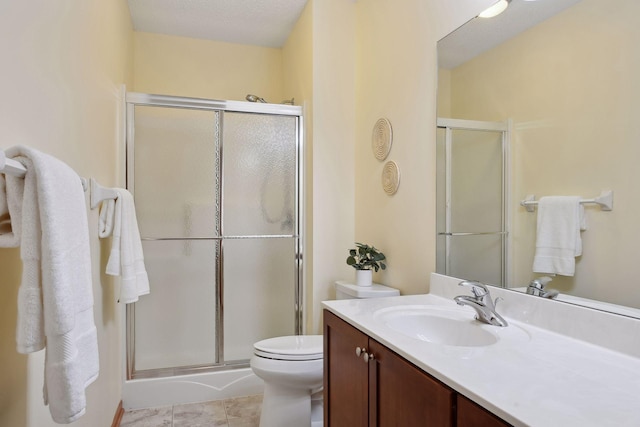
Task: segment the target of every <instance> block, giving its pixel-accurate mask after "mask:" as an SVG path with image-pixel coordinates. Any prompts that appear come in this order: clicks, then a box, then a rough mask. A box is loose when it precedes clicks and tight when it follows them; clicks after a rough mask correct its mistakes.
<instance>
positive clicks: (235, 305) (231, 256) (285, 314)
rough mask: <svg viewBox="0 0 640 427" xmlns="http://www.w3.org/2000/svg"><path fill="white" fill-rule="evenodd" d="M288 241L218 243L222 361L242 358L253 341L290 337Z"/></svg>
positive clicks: (291, 244) (291, 255)
mask: <svg viewBox="0 0 640 427" xmlns="http://www.w3.org/2000/svg"><path fill="white" fill-rule="evenodd" d="M296 241H297V239H294V238H260V239H234V240H226V241H225V242H224V272H225V289H224V305H223V307H224V359H225V360H227V361H229V360H246V359H249V358H250V357H251V355H252V353H253V343H255V342H257V341H260V340H263V339H266V338H271V337H277V336H282V335H293V334H294V333H295V283H296V282H295V277H296V268H295V265H296V263H295V259H296V256H295V245H296Z"/></svg>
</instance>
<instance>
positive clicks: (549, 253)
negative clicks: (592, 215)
mask: <svg viewBox="0 0 640 427" xmlns="http://www.w3.org/2000/svg"><path fill="white" fill-rule="evenodd" d="M581 229H586V227H585V223H584V208H583V206H582V205H581V204H580V197H578V196H551V197H542V198H540V201H539V202H538V223H537V232H536V254H535V257H534V259H533V271H534V272H536V273H548V274H560V275H562V276H573V275H574V273H575V258H576V257H577V256H580V255H582V239H581V237H580V230H581Z"/></svg>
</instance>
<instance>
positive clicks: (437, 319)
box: [374, 305, 529, 347]
mask: <svg viewBox="0 0 640 427" xmlns="http://www.w3.org/2000/svg"><path fill="white" fill-rule="evenodd" d="M474 317H475V313H474V312H473V311H472V310H463V309H457V308H451V309H449V308H444V307H439V306H431V305H420V306H415V305H411V306H394V307H388V308H383V309H380V310H378V311H376V312H375V313H374V318H375V319H376V320H378V321H381V322H382V323H384V325H385V326H386V327H388V328H390V329H393V330H394V331H396V332H399V333H401V334H403V335H405V336H407V337H410V338H414V339H417V340H421V341H426V342H430V343H433V344H441V345H448V346H454V347H485V346H489V345H492V344H496V343H497V342H498V341H499V340H501V339H505V338H509V339H515V340H517V341H518V342H522V341H523V340H525V341H528V339H529V335H528V334H527V333H526V332H525V331H524V330H522V329H521V328H519V327H518V326H513V325H510V326H506V327H499V326H492V325H487V324H484V323H481V322H479V321H477V320H475V319H474Z"/></svg>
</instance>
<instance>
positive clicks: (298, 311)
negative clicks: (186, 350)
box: [125, 92, 305, 380]
mask: <svg viewBox="0 0 640 427" xmlns="http://www.w3.org/2000/svg"><path fill="white" fill-rule="evenodd" d="M125 103H126V129H127V131H126V138H125V152H126V167H125V173H126V176H125V181H126V185H127V189H128V190H129V191H130V192H131V193H132V194H135V179H134V165H133V162H132V161H131V159H133V158H134V138H135V129H134V125H135V107H136V106H148V107H167V108H183V109H196V110H207V111H211V112H214V113H215V114H216V115H219V114H220V113H224V112H234V113H253V114H265V115H273V116H291V117H295V118H296V138H297V143H296V155H295V158H296V180H295V181H296V182H295V189H294V197H295V201H294V205H295V207H296V214H295V218H296V221H295V227H294V230H293V234H291V235H288V234H287V235H268V236H249V235H246V236H225V235H224V230H223V229H222V206H223V195H222V194H223V185H224V183H223V173H222V169H223V166H222V159H223V148H222V147H216V150H218V152H219V158H218V159H219V160H216V162H219V165H216V179H217V180H219V182H217V187H216V192H217V195H216V208H217V209H218V212H219V213H220V215H218V220H217V224H216V229H217V230H219V235H218V236H215V237H163V238H146V239H143V240H214V241H216V248H217V256H216V276H217V277H216V289H215V294H216V307H215V310H216V313H215V317H216V325H215V327H216V349H215V358H216V360H215V362H214V364H206V365H193V366H181V367H171V368H155V369H147V370H144V371H136V369H135V304H127V306H126V315H125V316H126V320H125V334H126V340H125V341H126V348H125V358H126V364H125V365H126V366H125V370H126V372H125V378H126V380H135V379H140V378H157V377H164V376H175V375H186V374H193V373H199V372H209V371H217V370H228V369H235V368H246V367H248V366H249V363H248V361H225V360H222V361H221V360H220V354H224V319H223V317H224V306H223V299H222V298H223V292H224V278H223V272H224V271H223V268H222V266H223V261H224V244H223V241H224V240H229V239H251V238H266V239H273V238H294V239H295V278H294V290H293V291H294V292H293V294H294V295H293V296H294V302H293V306H294V329H295V331H294V333H295V334H296V335H301V334H303V333H304V330H303V325H304V323H303V315H304V313H303V301H304V257H303V248H304V237H303V234H304V233H303V230H304V229H305V212H304V203H303V201H304V119H303V111H302V107H300V106H295V105H286V104H263V103H251V102H244V101H221V100H213V99H201V98H187V97H177V96H168V95H153V94H146V93H138V92H127V93H126V101H125ZM222 117H224V115H223V116H222ZM217 122H218V123H220V124H221V126H220V127H219V128H216V137H217V138H219V139H218V140H220V141H222V126H224V118H223V119H222V120H218V121H217Z"/></svg>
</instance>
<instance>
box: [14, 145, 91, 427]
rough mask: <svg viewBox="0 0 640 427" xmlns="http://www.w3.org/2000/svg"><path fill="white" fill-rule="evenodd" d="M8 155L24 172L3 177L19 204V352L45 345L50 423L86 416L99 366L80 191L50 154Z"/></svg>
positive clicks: (18, 151) (17, 151)
mask: <svg viewBox="0 0 640 427" xmlns="http://www.w3.org/2000/svg"><path fill="white" fill-rule="evenodd" d="M6 155H7V157H9V158H13V159H15V160H18V161H20V162H21V163H22V164H23V165H24V166H25V168H26V169H27V173H26V175H25V177H24V182H23V183H20V182H19V181H18V180H20V178H15V177H9V176H7V177H6V179H7V199H8V200H10V199H11V197H18V198H19V199H20V200H21V201H22V204H21V207H22V212H21V216H22V218H21V228H22V229H21V233H20V234H21V237H20V246H21V249H20V255H21V258H22V262H23V274H22V283H21V285H20V289H19V296H18V328H17V334H16V335H17V337H16V338H17V341H18V351H20V352H32V351H37V350H39V349H41V348H42V347H43V346H44V345H45V344H46V356H45V388H44V397H45V403H47V404H48V405H49V410H50V412H51V416H52V418H53V420H54V421H55V422H57V423H70V422H72V421H74V420H76V419H77V418H78V417H80V416H81V415H82V414H83V413H84V411H85V407H86V397H85V389H86V387H87V386H88V385H89V384H90V383H91V382H92V381H94V380H95V378H97V376H98V365H99V363H98V342H97V336H96V333H95V324H94V320H93V284H92V281H91V255H90V252H89V250H90V246H89V229H88V224H87V212H86V203H85V198H84V192H83V190H82V186H81V185H80V177H79V176H78V175H77V174H76V173H75V172H74V171H73V170H72V169H71V168H69V166H67V165H66V164H64V163H63V162H61V161H60V160H58V159H55V158H54V157H51V156H48V155H46V154H44V153H41V152H39V151H37V150H34V149H30V148H27V147H23V146H16V147H12V148H10V149H8V150H7V151H6ZM10 212H11V209H10ZM12 224H13V225H14V226H15V225H16V218H15V217H12ZM45 336H46V339H45Z"/></svg>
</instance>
